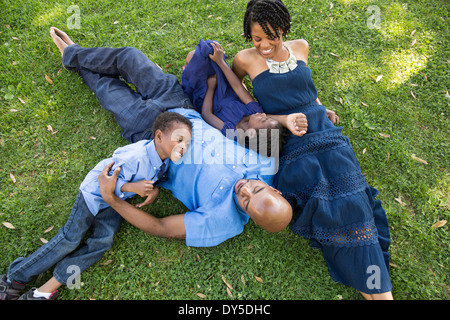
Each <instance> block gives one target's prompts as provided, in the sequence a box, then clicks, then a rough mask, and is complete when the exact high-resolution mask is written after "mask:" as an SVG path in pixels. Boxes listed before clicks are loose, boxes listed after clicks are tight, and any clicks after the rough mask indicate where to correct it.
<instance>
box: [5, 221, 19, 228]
mask: <svg viewBox="0 0 450 320" xmlns="http://www.w3.org/2000/svg"><path fill="white" fill-rule="evenodd" d="M2 224H3V225H4V226H5V227H7V228H8V229H15V228H16V227H14V226H13V225H12V223H9V222H3V223H2Z"/></svg>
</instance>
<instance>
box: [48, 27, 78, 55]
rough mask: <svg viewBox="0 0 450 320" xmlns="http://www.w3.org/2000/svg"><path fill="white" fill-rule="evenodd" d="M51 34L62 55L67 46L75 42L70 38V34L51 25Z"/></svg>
mask: <svg viewBox="0 0 450 320" xmlns="http://www.w3.org/2000/svg"><path fill="white" fill-rule="evenodd" d="M50 36H51V37H52V39H53V42H54V43H55V44H56V46H57V47H58V49H59V51H60V52H61V55H62V54H63V53H64V49H65V48H66V47H67V46H70V45H71V44H74V42H73V41H72V40H71V39H70V38H69V36H68V35H67V34H66V33H65V32H64V31H61V30H59V29H58V28H55V27H51V28H50Z"/></svg>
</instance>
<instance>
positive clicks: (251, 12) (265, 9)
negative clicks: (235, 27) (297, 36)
mask: <svg viewBox="0 0 450 320" xmlns="http://www.w3.org/2000/svg"><path fill="white" fill-rule="evenodd" d="M253 23H258V24H259V25H260V26H261V28H262V29H263V30H264V32H265V33H266V34H267V35H268V36H269V37H272V38H279V37H280V36H282V37H285V36H286V35H287V34H288V33H289V31H290V29H291V15H290V13H289V11H288V9H287V8H286V6H285V5H284V3H283V2H282V1H281V0H250V1H249V2H248V4H247V10H246V12H245V16H244V37H245V38H246V40H248V41H251V40H252V35H251V26H252V24H253ZM269 26H271V27H272V28H273V30H274V31H275V34H273V33H272V31H271V30H270V29H269ZM279 30H281V32H282V34H281V35H280V31H279Z"/></svg>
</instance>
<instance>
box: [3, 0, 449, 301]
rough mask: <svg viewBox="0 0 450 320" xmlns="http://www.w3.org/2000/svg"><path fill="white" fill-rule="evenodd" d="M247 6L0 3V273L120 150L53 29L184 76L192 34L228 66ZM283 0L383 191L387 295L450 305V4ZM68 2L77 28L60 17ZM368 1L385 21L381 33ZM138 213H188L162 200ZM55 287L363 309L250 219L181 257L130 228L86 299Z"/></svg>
mask: <svg viewBox="0 0 450 320" xmlns="http://www.w3.org/2000/svg"><path fill="white" fill-rule="evenodd" d="M246 3H247V1H246V0H233V1H230V0H214V1H212V0H197V1H195V0H177V1H175V0H159V1H156V0H149V1H144V0H132V1H120V0H115V1H111V0H105V1H93V0H79V1H77V2H76V3H74V2H72V1H66V0H62V1H54V0H47V1H33V0H27V1H25V0H15V1H11V0H3V1H2V2H1V3H0V11H1V12H2V14H1V16H0V68H1V72H0V119H1V120H0V161H1V162H0V186H1V188H0V223H1V224H0V247H1V255H0V273H4V272H6V270H7V268H8V266H9V264H10V263H11V262H12V261H13V260H14V259H15V258H17V257H19V256H26V255H28V254H30V253H32V252H33V251H35V250H36V249H37V248H39V247H40V246H41V245H42V241H45V239H47V240H49V239H50V238H51V237H53V236H54V235H55V234H56V232H57V230H58V229H59V228H60V227H61V226H63V225H64V223H65V221H66V219H67V217H68V216H69V214H70V210H71V208H72V205H73V202H74V200H75V197H76V195H77V192H78V187H79V185H80V183H81V182H82V180H83V178H84V176H85V175H86V174H87V173H88V172H89V170H90V169H91V168H93V167H94V166H95V165H96V164H97V162H98V161H100V160H101V159H104V158H106V157H109V156H110V155H111V153H112V152H113V151H114V150H115V149H116V148H117V147H119V146H122V145H124V144H126V143H127V142H126V141H125V140H124V139H122V138H121V137H120V132H121V131H120V128H119V127H118V125H117V124H116V122H115V121H114V118H113V116H112V115H111V114H109V113H108V112H106V111H104V110H103V109H102V108H101V106H100V105H99V103H98V101H97V99H96V97H95V96H94V95H93V94H92V92H91V91H90V90H89V89H88V88H87V86H86V85H84V83H83V82H82V80H81V78H80V77H79V76H78V75H77V74H75V73H72V72H69V71H67V70H65V69H63V68H62V65H61V55H60V53H59V51H58V50H57V48H56V46H55V45H54V44H53V42H52V40H51V38H50V36H49V28H50V27H51V26H56V27H58V28H60V29H62V30H64V31H66V32H67V33H68V34H69V36H71V37H72V39H73V40H74V41H75V42H77V43H79V44H80V45H82V46H86V47H93V46H109V47H119V46H125V45H127V46H134V47H137V48H139V49H140V50H142V51H143V52H144V53H146V54H147V55H148V56H149V58H150V59H152V60H153V61H154V62H156V63H157V64H158V65H160V66H161V67H162V68H163V69H164V71H166V72H169V73H173V74H175V75H176V76H177V77H178V78H179V79H180V80H181V67H182V65H183V64H184V58H185V56H186V54H187V53H188V52H189V51H190V50H192V49H194V48H195V46H196V44H197V43H198V41H199V40H200V39H201V38H204V39H215V40H217V41H219V42H220V43H221V44H222V45H223V46H224V48H225V50H226V53H227V55H228V56H229V57H230V60H229V61H230V62H231V59H232V57H233V56H234V55H235V54H236V53H237V52H238V51H239V50H242V49H243V48H247V47H249V46H250V45H251V44H250V43H247V42H245V41H244V40H243V37H242V35H241V34H242V19H243V14H244V12H245V6H246ZM285 3H286V5H287V6H288V8H289V9H290V11H291V14H292V22H293V25H292V31H291V34H290V35H289V36H288V39H295V38H303V39H306V40H307V41H308V42H309V44H310V58H309V67H310V68H311V69H312V72H313V77H314V81H315V83H316V86H317V89H318V93H319V99H320V100H321V102H322V103H323V104H324V105H325V106H327V107H328V108H329V109H332V110H335V111H336V113H337V114H338V115H339V116H340V118H341V125H342V126H343V129H344V133H345V134H346V135H347V136H348V137H349V138H350V140H351V141H352V144H353V147H354V150H355V152H356V155H357V157H358V159H359V161H360V165H361V168H362V171H363V173H364V174H365V176H366V179H367V181H368V182H369V184H371V185H372V186H374V187H376V188H377V189H378V190H379V191H380V195H379V198H380V199H381V200H382V201H383V205H384V208H385V210H386V212H387V215H388V219H389V223H390V230H391V237H392V245H391V247H390V252H391V257H392V259H391V270H390V275H391V280H392V283H393V286H394V289H393V295H394V298H395V299H400V300H407V299H424V300H446V299H449V298H450V295H449V289H450V272H449V262H450V261H449V260H450V254H449V245H450V239H449V233H448V228H449V227H448V226H449V224H446V225H443V224H444V220H448V219H449V218H450V214H449V208H450V201H449V188H450V183H449V159H450V157H449V149H450V148H449V147H450V146H449V129H450V128H449V106H450V96H449V93H448V90H449V87H450V56H449V52H450V45H449V35H450V27H449V22H450V14H449V12H450V3H449V2H447V1H441V0H427V1H424V0H414V1H413V0H409V1H406V0H402V1H387V0H379V1H363V0H328V1H325V0H316V1H312V0H295V1H294V0H286V1H285ZM73 4H76V5H77V6H78V7H77V8H78V9H79V20H77V19H72V18H74V16H73V15H76V14H77V11H70V10H69V11H68V8H69V7H70V6H71V5H73ZM370 5H376V6H377V7H378V9H379V13H380V16H379V18H380V20H379V22H380V25H379V28H377V27H376V26H375V27H373V23H374V22H377V20H376V17H371V15H372V14H376V12H375V13H372V12H368V10H367V9H368V7H369V6H370ZM75 18H76V17H75ZM74 23H75V25H74ZM77 23H78V25H77ZM74 26H75V27H76V28H74V29H69V27H71V28H72V27H74ZM247 84H248V87H249V88H251V85H250V83H247ZM134 201H140V199H135V200H134ZM146 210H148V211H149V212H151V213H152V214H154V215H156V216H165V215H169V214H178V213H184V212H185V208H184V206H183V205H182V204H181V203H180V202H179V201H178V200H176V199H174V198H173V197H172V195H171V194H170V193H169V192H167V191H163V192H161V193H160V197H159V199H158V200H157V202H156V203H155V204H153V205H152V206H150V207H148V208H147V209H146ZM436 223H437V224H436ZM442 225H443V226H442ZM50 276H51V272H47V273H44V274H43V275H42V276H39V277H38V278H37V279H36V281H35V282H33V283H31V284H30V286H31V285H32V286H39V285H40V284H41V283H43V282H44V281H46V280H47V279H48V278H49V277H50ZM224 279H225V280H226V282H227V283H229V284H230V285H231V286H232V289H231V290H228V291H227V286H226V284H225V282H224ZM60 291H61V299H67V300H72V299H79V300H84V299H98V300H101V299H198V300H202V299H203V300H209V299H232V298H234V299H248V300H251V299H283V300H289V299H327V300H328V299H329V300H337V299H345V300H357V299H362V297H361V296H360V294H359V293H358V292H356V291H355V290H354V289H352V288H349V287H345V286H343V285H341V284H338V283H335V282H333V281H332V280H331V277H330V276H329V273H328V269H327V267H326V265H325V262H324V260H323V257H322V254H321V252H320V251H318V250H315V249H312V248H311V247H309V244H308V241H306V240H304V239H302V238H300V237H298V236H296V235H295V234H293V233H292V232H291V231H290V230H289V229H286V230H284V231H282V232H280V233H277V234H269V233H267V232H265V231H264V230H262V229H261V228H259V227H256V226H255V225H254V223H253V222H252V221H250V222H249V223H248V224H247V226H246V227H245V230H244V232H243V233H242V234H240V235H239V236H237V237H235V238H232V239H230V240H228V241H226V242H224V243H222V244H220V245H219V246H217V247H213V248H194V247H186V245H185V244H184V242H183V241H179V240H172V239H162V238H156V237H152V236H149V235H146V234H144V233H143V232H142V231H140V230H138V229H136V228H134V227H132V226H131V225H129V224H128V223H126V222H124V223H123V224H122V228H121V230H120V232H119V234H118V235H117V237H116V240H115V244H114V246H113V248H112V249H111V250H109V251H108V252H107V253H106V255H105V256H104V257H103V259H102V260H101V261H100V262H99V263H97V264H96V265H94V266H93V267H91V268H90V269H88V270H87V271H86V272H85V273H83V274H82V276H81V288H80V289H72V290H70V289H68V288H67V287H63V288H62V289H61V290H60Z"/></svg>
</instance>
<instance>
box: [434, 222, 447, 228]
mask: <svg viewBox="0 0 450 320" xmlns="http://www.w3.org/2000/svg"><path fill="white" fill-rule="evenodd" d="M446 224H447V220H441V221H438V222H436V223H435V224H433V225H432V226H431V227H432V228H433V229H437V228H441V227H443V226H445V225H446Z"/></svg>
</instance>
